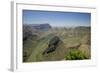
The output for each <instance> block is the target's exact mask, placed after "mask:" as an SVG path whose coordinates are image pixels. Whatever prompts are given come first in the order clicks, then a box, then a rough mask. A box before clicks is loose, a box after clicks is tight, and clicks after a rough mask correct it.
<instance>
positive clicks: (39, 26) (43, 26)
mask: <svg viewBox="0 0 100 73" xmlns="http://www.w3.org/2000/svg"><path fill="white" fill-rule="evenodd" d="M24 26H25V27H30V28H31V29H37V30H48V29H50V28H52V27H51V26H50V24H48V23H44V24H25V25H24Z"/></svg>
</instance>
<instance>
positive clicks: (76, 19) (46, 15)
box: [22, 10, 91, 27]
mask: <svg viewBox="0 0 100 73" xmlns="http://www.w3.org/2000/svg"><path fill="white" fill-rule="evenodd" d="M22 18H23V24H29V25H30V24H44V23H49V24H50V25H51V26H52V27H76V26H90V25H91V13H79V12H58V11H39V10H38V11H37V10H23V17H22Z"/></svg>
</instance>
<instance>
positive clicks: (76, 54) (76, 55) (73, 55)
mask: <svg viewBox="0 0 100 73" xmlns="http://www.w3.org/2000/svg"><path fill="white" fill-rule="evenodd" d="M65 59H66V60H83V59H88V57H87V56H86V54H85V53H83V52H82V51H80V50H71V51H70V52H69V53H68V55H66V56H65Z"/></svg>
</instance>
